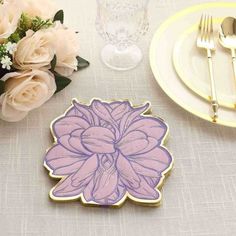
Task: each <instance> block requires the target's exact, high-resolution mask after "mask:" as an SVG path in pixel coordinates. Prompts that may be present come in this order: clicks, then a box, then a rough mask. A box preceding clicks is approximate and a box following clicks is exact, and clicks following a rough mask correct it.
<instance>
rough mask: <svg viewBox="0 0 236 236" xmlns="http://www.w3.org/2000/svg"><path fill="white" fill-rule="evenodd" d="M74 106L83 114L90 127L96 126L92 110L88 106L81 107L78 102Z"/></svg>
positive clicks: (74, 102)
mask: <svg viewBox="0 0 236 236" xmlns="http://www.w3.org/2000/svg"><path fill="white" fill-rule="evenodd" d="M73 104H74V107H75V109H77V110H78V111H79V112H80V113H82V114H83V117H84V119H85V120H87V121H88V123H89V124H90V125H94V119H93V115H92V114H91V112H90V109H89V108H88V107H87V106H84V105H81V104H79V103H78V102H76V101H73Z"/></svg>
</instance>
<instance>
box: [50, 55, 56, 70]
mask: <svg viewBox="0 0 236 236" xmlns="http://www.w3.org/2000/svg"><path fill="white" fill-rule="evenodd" d="M56 64H57V56H56V55H55V56H54V57H53V59H52V61H51V71H52V72H53V71H54V70H55V67H56Z"/></svg>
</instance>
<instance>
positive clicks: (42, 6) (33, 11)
mask: <svg viewBox="0 0 236 236" xmlns="http://www.w3.org/2000/svg"><path fill="white" fill-rule="evenodd" d="M25 3H26V7H25V9H24V12H25V13H26V14H28V15H29V16H30V17H35V16H38V17H40V18H42V19H52V18H53V17H54V16H55V14H56V13H57V11H58V10H59V8H58V7H56V4H55V3H54V2H53V1H50V0H25Z"/></svg>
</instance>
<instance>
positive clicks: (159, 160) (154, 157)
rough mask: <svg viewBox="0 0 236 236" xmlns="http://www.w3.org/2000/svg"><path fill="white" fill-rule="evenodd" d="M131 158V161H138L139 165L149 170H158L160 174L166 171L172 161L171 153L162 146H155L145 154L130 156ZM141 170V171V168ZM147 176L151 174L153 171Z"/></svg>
mask: <svg viewBox="0 0 236 236" xmlns="http://www.w3.org/2000/svg"><path fill="white" fill-rule="evenodd" d="M129 160H130V162H131V163H137V164H138V165H139V166H141V167H143V168H146V169H147V171H149V170H150V171H156V172H157V173H159V174H160V173H162V172H163V171H165V170H166V169H167V168H168V167H169V166H170V165H171V163H172V157H171V155H170V153H169V152H168V151H167V150H166V149H165V148H162V147H157V148H154V149H153V150H151V151H150V152H147V153H144V154H139V155H135V156H132V157H129ZM139 170H140V171H141V169H139ZM146 176H151V172H150V174H147V175H146Z"/></svg>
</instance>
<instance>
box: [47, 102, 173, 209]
mask: <svg viewBox="0 0 236 236" xmlns="http://www.w3.org/2000/svg"><path fill="white" fill-rule="evenodd" d="M51 131H52V134H53V136H54V139H55V143H54V145H53V147H52V148H50V149H49V150H48V151H47V154H46V156H45V160H44V165H45V167H46V168H47V169H48V170H49V171H50V176H51V177H54V178H59V179H61V180H60V181H59V183H58V184H57V185H56V186H55V187H54V188H53V189H52V190H51V192H50V197H51V198H52V199H53V200H59V201H67V200H76V199H81V201H82V203H84V204H92V205H102V206H120V205H121V204H122V203H124V201H125V200H126V199H127V198H129V199H131V200H133V201H134V202H137V203H143V204H147V205H148V204H149V205H158V203H159V202H160V200H161V193H160V190H159V189H160V187H161V186H162V183H163V180H164V178H165V175H166V174H167V173H168V172H169V171H170V169H171V167H172V165H173V159H172V157H171V155H170V153H169V152H168V151H167V149H166V148H165V147H164V146H163V143H164V140H165V138H166V136H167V134H168V126H167V125H166V124H165V123H164V121H163V120H162V119H160V118H156V117H152V116H151V113H150V104H149V103H146V104H145V105H143V106H139V107H134V106H132V104H131V103H130V102H128V101H115V102H103V101H100V100H98V99H94V100H92V102H91V104H90V105H88V106H87V105H82V104H80V103H79V102H78V101H77V100H76V99H73V101H72V106H71V107H70V108H69V109H68V110H67V112H66V113H65V114H64V115H63V116H61V117H59V118H57V119H56V120H55V121H53V122H52V125H51Z"/></svg>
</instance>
